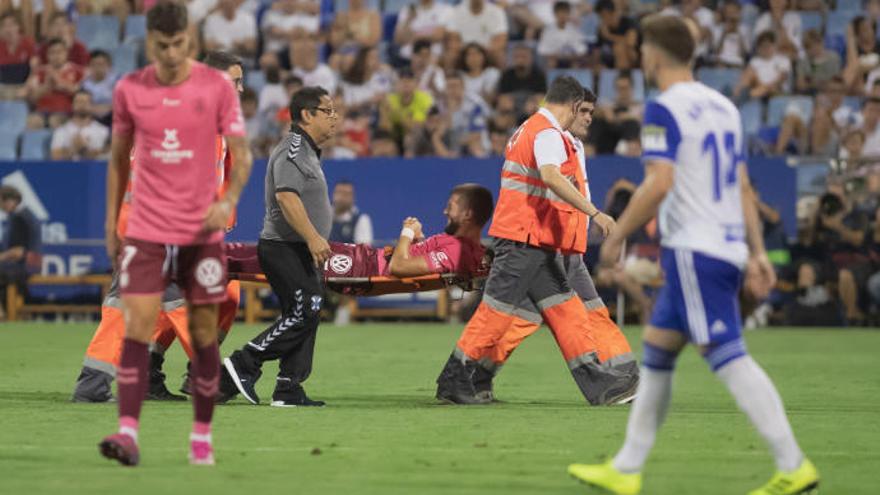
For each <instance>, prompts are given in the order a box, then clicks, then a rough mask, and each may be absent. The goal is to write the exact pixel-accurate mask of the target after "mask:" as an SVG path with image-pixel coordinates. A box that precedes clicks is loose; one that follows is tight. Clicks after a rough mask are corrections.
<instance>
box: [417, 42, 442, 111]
mask: <svg viewBox="0 0 880 495" xmlns="http://www.w3.org/2000/svg"><path fill="white" fill-rule="evenodd" d="M410 68H411V69H412V71H413V74H415V76H416V80H417V81H418V82H419V89H421V90H422V91H426V92H428V93H430V94H431V96H433V97H434V98H437V96H438V95H439V94H440V93H442V92H443V91H445V90H446V76H445V75H444V74H443V70H442V69H440V67H439V66H437V64H435V63H434V53H433V52H432V51H431V42H430V41H429V40H426V39H425V40H417V41H416V42H415V43H413V53H412V58H411V59H410Z"/></svg>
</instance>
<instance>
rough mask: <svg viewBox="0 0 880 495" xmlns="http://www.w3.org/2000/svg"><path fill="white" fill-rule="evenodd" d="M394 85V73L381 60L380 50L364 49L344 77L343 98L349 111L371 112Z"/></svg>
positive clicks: (359, 51)
mask: <svg viewBox="0 0 880 495" xmlns="http://www.w3.org/2000/svg"><path fill="white" fill-rule="evenodd" d="M393 85H394V72H393V70H392V69H391V68H390V67H388V66H387V65H385V64H383V63H382V62H381V61H380V60H379V50H378V49H377V48H375V47H363V48H361V49H360V50H358V53H357V55H356V56H355V58H354V62H353V63H352V64H351V67H349V68H348V70H347V71H345V73H344V74H343V76H342V88H341V89H342V98H343V101H344V102H345V105H346V107H348V109H349V110H351V111H367V112H369V111H371V110H373V109H375V108H376V105H378V104H379V103H380V102H381V101H382V100H384V99H385V95H386V94H387V93H388V92H389V91H391V90H392V88H393Z"/></svg>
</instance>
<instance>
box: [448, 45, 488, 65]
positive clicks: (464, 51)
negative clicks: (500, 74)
mask: <svg viewBox="0 0 880 495" xmlns="http://www.w3.org/2000/svg"><path fill="white" fill-rule="evenodd" d="M469 50H477V51H478V52H480V55H482V56H483V67H482V68H483V69H485V68H486V67H489V66H490V65H492V56H491V55H489V51H488V50H486V48H485V47H483V45H481V44H479V43H468V44H467V45H464V48H462V49H461V53H460V54H459V56H458V63H457V64H456V66H457V67H458V70H460V71H462V72H467V70H468V66H467V54H468V51H469Z"/></svg>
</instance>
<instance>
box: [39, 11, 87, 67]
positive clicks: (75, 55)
mask: <svg viewBox="0 0 880 495" xmlns="http://www.w3.org/2000/svg"><path fill="white" fill-rule="evenodd" d="M75 33H76V29H75V28H74V26H73V25H72V24H71V23H70V21H69V20H68V19H67V14H65V13H64V12H56V13H54V14H52V18H51V19H50V20H49V27H48V28H47V30H46V34H45V36H43V39H44V40H48V41H46V42H44V43H41V44H40V49H39V53H40V63H41V64H45V63H47V62H48V61H49V60H48V51H49V44H50V43H51V40H53V39H56V38H58V39H60V40H62V41H64V44H65V46H67V48H68V52H67V59H68V60H70V61H71V62H73V63H74V64H76V65H79V66H80V67H85V66H87V65H89V50H88V48H86V45H84V44H83V42H82V41H80V40H78V39H76V36H75Z"/></svg>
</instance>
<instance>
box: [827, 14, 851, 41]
mask: <svg viewBox="0 0 880 495" xmlns="http://www.w3.org/2000/svg"><path fill="white" fill-rule="evenodd" d="M857 15H859V12H858V11H845V12H842V11H837V10H835V11H834V12H830V13H829V14H828V21H827V22H826V23H825V34H826V36H828V37H831V36H846V26H847V25H848V24H849V23H850V21H852V20H853V18H854V17H855V16H857Z"/></svg>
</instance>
